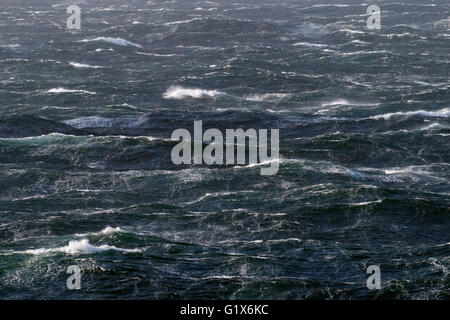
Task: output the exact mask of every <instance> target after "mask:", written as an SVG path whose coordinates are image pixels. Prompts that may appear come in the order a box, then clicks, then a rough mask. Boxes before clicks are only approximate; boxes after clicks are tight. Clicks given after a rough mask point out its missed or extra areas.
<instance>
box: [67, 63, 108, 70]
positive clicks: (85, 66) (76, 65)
mask: <svg viewBox="0 0 450 320" xmlns="http://www.w3.org/2000/svg"><path fill="white" fill-rule="evenodd" d="M69 64H70V65H71V66H72V67H74V68H78V69H102V68H103V67H100V66H91V65H89V64H83V63H77V62H69Z"/></svg>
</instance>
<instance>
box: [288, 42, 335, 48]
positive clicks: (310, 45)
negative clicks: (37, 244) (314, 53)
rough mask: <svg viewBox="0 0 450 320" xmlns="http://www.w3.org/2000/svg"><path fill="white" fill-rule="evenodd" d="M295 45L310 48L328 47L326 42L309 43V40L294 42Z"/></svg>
mask: <svg viewBox="0 0 450 320" xmlns="http://www.w3.org/2000/svg"><path fill="white" fill-rule="evenodd" d="M293 45H294V46H296V47H297V46H303V47H309V48H325V47H328V46H327V45H326V44H320V43H309V42H298V43H294V44H293Z"/></svg>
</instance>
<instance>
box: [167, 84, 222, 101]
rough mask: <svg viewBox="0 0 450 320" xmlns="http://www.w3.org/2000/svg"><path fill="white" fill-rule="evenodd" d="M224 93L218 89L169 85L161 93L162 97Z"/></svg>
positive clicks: (211, 95)
mask: <svg viewBox="0 0 450 320" xmlns="http://www.w3.org/2000/svg"><path fill="white" fill-rule="evenodd" d="M225 95H226V93H224V92H221V91H218V90H204V89H198V88H185V87H181V86H171V87H170V88H169V89H167V91H166V92H165V93H164V94H163V98H164V99H176V100H180V99H185V98H194V99H200V98H207V97H209V98H214V97H218V96H225Z"/></svg>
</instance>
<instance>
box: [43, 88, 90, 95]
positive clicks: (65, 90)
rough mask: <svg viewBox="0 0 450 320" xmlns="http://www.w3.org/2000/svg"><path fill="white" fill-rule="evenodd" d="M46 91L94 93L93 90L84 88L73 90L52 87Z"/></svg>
mask: <svg viewBox="0 0 450 320" xmlns="http://www.w3.org/2000/svg"><path fill="white" fill-rule="evenodd" d="M47 93H85V94H96V93H95V92H91V91H86V90H75V89H66V88H53V89H50V90H48V91H47Z"/></svg>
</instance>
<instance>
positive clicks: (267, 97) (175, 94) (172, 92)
mask: <svg viewBox="0 0 450 320" xmlns="http://www.w3.org/2000/svg"><path fill="white" fill-rule="evenodd" d="M291 96H292V95H291V94H289V93H265V94H250V95H247V96H244V97H238V96H234V95H231V94H228V93H226V92H223V91H219V90H206V89H199V88H186V87H182V86H171V87H169V89H167V91H166V92H165V93H164V94H163V98H164V99H176V100H181V99H186V98H191V99H202V98H217V97H229V98H233V99H236V100H245V101H252V102H265V101H268V102H277V101H280V100H283V99H288V98H290V97H291Z"/></svg>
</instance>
